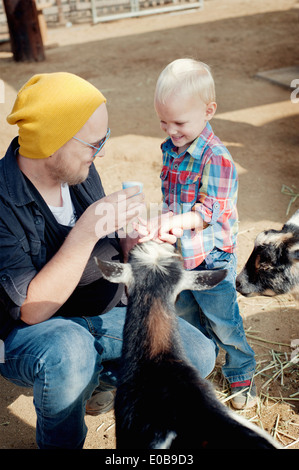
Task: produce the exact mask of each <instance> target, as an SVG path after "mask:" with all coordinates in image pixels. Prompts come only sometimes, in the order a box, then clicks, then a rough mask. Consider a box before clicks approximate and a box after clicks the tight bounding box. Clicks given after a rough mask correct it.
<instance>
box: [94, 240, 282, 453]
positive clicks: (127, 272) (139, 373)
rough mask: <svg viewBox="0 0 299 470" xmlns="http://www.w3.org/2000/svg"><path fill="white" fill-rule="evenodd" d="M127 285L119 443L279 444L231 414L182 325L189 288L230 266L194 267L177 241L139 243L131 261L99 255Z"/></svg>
mask: <svg viewBox="0 0 299 470" xmlns="http://www.w3.org/2000/svg"><path fill="white" fill-rule="evenodd" d="M97 264H98V266H99V267H100V269H101V271H102V272H103V275H104V277H106V279H108V280H110V281H112V282H122V283H124V284H126V286H127V292H128V308H127V316H126V322H125V327H124V333H123V351H122V364H121V373H120V377H119V384H118V387H117V392H116V398H115V418H116V444H117V448H118V449H167V448H169V449H221V448H222V449H246V448H247V449H249V448H251V449H256V448H268V449H269V448H275V447H277V446H276V444H275V443H274V442H273V441H272V439H271V438H270V436H268V435H267V434H266V433H264V432H261V431H260V430H259V428H258V427H257V426H254V425H252V424H250V423H248V421H245V420H244V421H243V420H241V418H240V417H239V416H238V415H236V414H234V413H232V412H230V411H229V410H228V409H227V408H226V407H225V406H224V405H223V404H221V403H220V401H219V400H218V399H217V397H216V395H215V393H214V390H213V388H212V387H211V385H210V384H209V383H208V382H207V381H206V380H203V379H202V378H201V377H200V376H199V374H198V372H197V370H196V369H195V368H194V367H193V366H192V365H191V364H189V362H188V361H187V359H186V358H185V355H184V353H183V351H182V346H181V343H180V339H179V338H178V333H177V328H176V313H175V301H176V298H177V295H178V293H179V292H180V291H181V290H185V289H198V290H201V289H206V288H210V287H211V286H214V285H216V284H218V283H219V282H220V281H221V280H223V279H224V278H225V276H226V271H220V270H218V271H217V270H216V271H209V272H205V273H203V272H197V273H196V272H190V271H189V272H188V271H185V270H184V269H183V265H182V260H181V257H180V255H178V254H176V253H175V251H174V248H173V247H172V245H169V244H157V243H155V242H152V241H151V242H146V243H143V244H140V245H136V246H135V248H134V249H133V250H132V251H131V253H130V257H129V262H128V263H127V264H119V263H108V262H102V261H101V260H97Z"/></svg>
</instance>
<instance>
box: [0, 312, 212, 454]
mask: <svg viewBox="0 0 299 470" xmlns="http://www.w3.org/2000/svg"><path fill="white" fill-rule="evenodd" d="M125 312H126V309H125V308H124V307H115V308H114V309H112V310H111V311H110V312H108V313H106V314H104V315H101V316H97V317H84V318H62V317H53V318H51V319H49V320H47V321H45V322H42V323H39V324H37V325H32V326H27V325H25V324H24V325H22V326H20V327H18V328H15V329H14V330H13V331H12V332H11V333H10V335H9V336H8V337H7V339H6V340H5V362H4V363H3V364H0V373H1V374H2V375H3V377H5V378H7V379H8V380H10V381H11V382H13V383H15V384H17V385H21V386H25V387H33V394H34V405H35V409H36V413H37V429H36V436H37V444H38V446H39V448H43V449H51V448H52V449H54V448H70V449H75V448H82V447H83V444H84V440H85V437H86V432H87V428H86V425H85V423H84V415H85V405H86V401H87V400H88V399H89V398H90V396H91V394H92V392H93V390H94V389H95V387H96V386H97V385H98V383H99V376H101V377H100V378H101V381H102V380H103V381H104V382H108V381H109V382H110V383H111V384H113V383H114V384H115V383H116V372H115V367H114V366H115V365H116V364H117V361H116V360H117V359H118V358H119V357H120V355H121V348H122V331H123V325H124V320H125ZM179 330H180V334H181V338H182V341H183V346H184V348H185V352H186V355H187V357H188V358H189V360H190V361H191V362H192V363H193V365H194V366H195V367H196V368H197V369H198V371H199V373H200V375H201V376H202V377H206V376H207V375H208V374H209V373H210V372H211V371H212V370H213V368H214V365H215V360H216V348H215V344H214V342H213V341H211V340H210V339H208V338H207V337H206V336H204V335H203V334H202V333H201V332H200V331H199V330H198V329H196V328H194V327H193V326H192V325H190V324H188V323H187V322H185V321H184V320H182V319H179Z"/></svg>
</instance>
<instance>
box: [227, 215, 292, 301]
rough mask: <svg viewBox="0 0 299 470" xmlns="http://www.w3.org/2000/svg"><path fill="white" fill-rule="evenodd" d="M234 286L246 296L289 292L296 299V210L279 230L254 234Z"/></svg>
mask: <svg viewBox="0 0 299 470" xmlns="http://www.w3.org/2000/svg"><path fill="white" fill-rule="evenodd" d="M236 288H237V290H238V292H240V293H241V294H242V295H244V296H247V297H250V296H254V295H268V296H275V295H280V294H286V293H291V294H292V295H293V296H294V297H295V298H297V299H299V210H298V211H297V212H295V214H294V215H293V216H292V217H291V218H290V219H289V220H288V222H286V224H285V225H284V226H283V227H282V229H281V230H266V231H264V232H261V233H260V234H259V235H258V236H257V237H256V240H255V244H254V248H253V251H252V253H251V255H250V256H249V258H248V260H247V262H246V264H245V266H244V268H243V269H242V271H241V272H240V274H239V275H238V276H237V280H236Z"/></svg>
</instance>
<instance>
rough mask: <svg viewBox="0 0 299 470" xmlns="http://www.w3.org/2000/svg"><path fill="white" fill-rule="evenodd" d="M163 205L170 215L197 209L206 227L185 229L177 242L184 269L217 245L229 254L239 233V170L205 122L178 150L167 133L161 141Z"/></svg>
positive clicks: (189, 267) (200, 260) (195, 262)
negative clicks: (201, 128) (189, 140)
mask: <svg viewBox="0 0 299 470" xmlns="http://www.w3.org/2000/svg"><path fill="white" fill-rule="evenodd" d="M161 148H162V152H163V168H162V172H161V175H160V177H161V181H162V194H163V202H164V207H165V205H166V207H165V209H167V210H172V211H173V212H174V213H175V214H178V213H184V212H189V211H190V210H196V211H198V212H199V213H200V215H201V217H202V218H203V220H204V221H205V222H207V223H208V224H209V226H208V227H207V228H206V229H205V230H200V231H197V230H185V231H184V235H183V237H182V238H181V239H178V242H177V246H178V248H179V249H180V251H181V253H182V255H183V258H184V265H185V268H186V269H194V268H195V267H196V266H198V265H199V264H201V263H202V261H203V260H204V259H205V258H206V257H207V255H208V254H209V253H210V252H211V251H212V250H213V248H214V247H217V248H219V249H221V250H223V251H226V252H229V253H233V252H234V251H235V249H236V238H237V232H238V214H237V208H236V203H237V193H238V175H237V171H236V167H235V164H234V162H233V159H232V157H231V155H230V153H229V151H228V150H227V149H226V147H225V146H224V145H223V144H222V142H221V141H220V140H219V139H218V137H216V136H215V135H214V133H213V130H212V128H211V126H210V124H209V123H207V125H206V127H205V128H204V130H203V131H202V133H201V135H200V136H199V137H198V138H197V139H195V141H194V142H192V144H191V145H190V147H189V148H188V150H187V151H186V152H183V153H182V154H180V155H178V154H177V153H176V152H175V148H174V146H173V144H172V141H171V139H170V138H169V137H168V138H167V139H166V140H165V141H164V142H163V144H162V145H161Z"/></svg>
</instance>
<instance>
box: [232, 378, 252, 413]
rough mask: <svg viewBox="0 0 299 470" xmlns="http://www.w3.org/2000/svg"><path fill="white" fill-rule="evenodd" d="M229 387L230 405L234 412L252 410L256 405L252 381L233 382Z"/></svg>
mask: <svg viewBox="0 0 299 470" xmlns="http://www.w3.org/2000/svg"><path fill="white" fill-rule="evenodd" d="M230 387H231V395H232V399H231V404H232V405H233V407H234V408H235V409H236V410H244V409H245V408H246V409H248V408H252V407H253V406H254V405H256V404H257V401H258V398H257V395H256V386H255V383H254V381H253V380H245V381H243V382H234V383H231V384H230Z"/></svg>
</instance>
